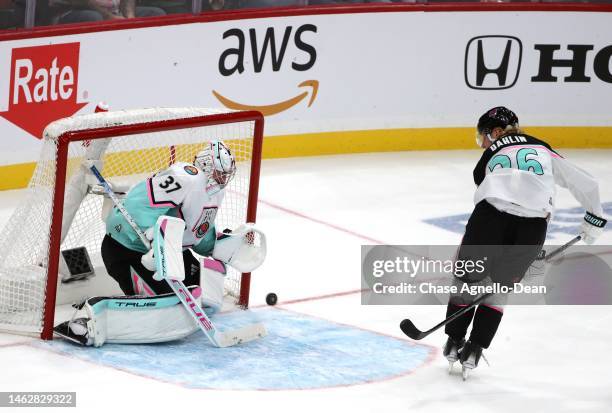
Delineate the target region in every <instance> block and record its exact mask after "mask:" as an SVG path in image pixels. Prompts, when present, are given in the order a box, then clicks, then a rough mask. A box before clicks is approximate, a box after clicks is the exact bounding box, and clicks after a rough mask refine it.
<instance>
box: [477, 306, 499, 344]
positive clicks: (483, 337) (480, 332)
mask: <svg viewBox="0 0 612 413" xmlns="http://www.w3.org/2000/svg"><path fill="white" fill-rule="evenodd" d="M503 315H504V313H503V312H502V311H500V310H497V309H495V308H492V307H489V306H486V305H479V306H478V309H477V310H476V315H475V316H474V325H473V326H472V332H471V333H470V341H472V342H474V343H476V344H478V345H480V346H481V347H483V348H489V345H491V341H492V340H493V337H495V333H496V332H497V327H499V323H500V322H501V319H502V316H503Z"/></svg>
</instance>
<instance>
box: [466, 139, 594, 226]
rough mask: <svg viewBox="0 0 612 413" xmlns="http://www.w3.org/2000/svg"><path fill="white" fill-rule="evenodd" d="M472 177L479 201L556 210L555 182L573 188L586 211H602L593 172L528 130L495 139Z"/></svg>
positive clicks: (517, 210)
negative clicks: (573, 162)
mask: <svg viewBox="0 0 612 413" xmlns="http://www.w3.org/2000/svg"><path fill="white" fill-rule="evenodd" d="M474 182H475V183H476V185H477V186H478V188H477V190H476V193H475V194H474V203H475V204H477V203H479V202H480V201H482V200H484V199H486V200H487V202H489V203H490V204H491V205H493V206H495V207H496V208H497V209H498V210H500V211H504V212H508V213H510V214H513V215H518V216H523V217H541V218H548V217H550V216H552V213H553V211H554V205H555V195H556V187H555V184H557V185H559V186H561V187H564V188H567V189H569V191H570V192H571V193H572V195H573V196H574V197H575V198H576V199H577V200H578V202H580V204H581V205H582V207H584V208H585V209H586V210H587V211H589V212H591V213H593V214H595V215H598V216H602V208H601V202H600V198H599V186H598V184H597V181H596V180H595V178H593V177H592V176H591V175H589V174H588V173H587V172H585V171H583V170H582V169H580V168H578V167H576V166H574V165H572V164H571V163H570V162H568V161H567V160H565V159H564V158H563V157H562V156H561V155H559V154H558V153H557V152H555V151H554V150H553V149H552V148H551V147H550V146H549V145H548V144H547V143H545V142H543V141H541V140H539V139H536V138H534V137H532V136H529V135H524V134H513V135H508V136H504V137H502V138H499V139H497V140H496V141H495V142H494V143H493V144H492V145H491V146H490V147H489V148H488V149H486V150H485V151H484V153H483V154H482V157H481V158H480V160H479V162H478V164H477V165H476V168H475V169H474Z"/></svg>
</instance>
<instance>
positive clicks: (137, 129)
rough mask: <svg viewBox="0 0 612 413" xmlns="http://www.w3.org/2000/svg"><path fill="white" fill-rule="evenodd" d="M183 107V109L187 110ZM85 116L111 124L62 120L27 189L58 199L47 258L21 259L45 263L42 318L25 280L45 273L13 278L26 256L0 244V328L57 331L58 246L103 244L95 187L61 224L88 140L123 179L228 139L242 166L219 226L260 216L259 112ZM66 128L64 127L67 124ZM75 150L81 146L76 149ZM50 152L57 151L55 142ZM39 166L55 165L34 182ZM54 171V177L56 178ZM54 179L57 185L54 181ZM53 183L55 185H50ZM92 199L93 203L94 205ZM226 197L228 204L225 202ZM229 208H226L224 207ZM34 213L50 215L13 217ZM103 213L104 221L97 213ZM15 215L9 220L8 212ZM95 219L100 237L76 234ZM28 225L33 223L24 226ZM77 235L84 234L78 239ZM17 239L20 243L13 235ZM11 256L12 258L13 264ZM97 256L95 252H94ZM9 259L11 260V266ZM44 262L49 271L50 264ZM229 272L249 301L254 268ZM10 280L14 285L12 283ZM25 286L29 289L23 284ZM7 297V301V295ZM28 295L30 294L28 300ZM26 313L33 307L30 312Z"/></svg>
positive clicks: (241, 301) (234, 289) (235, 289)
mask: <svg viewBox="0 0 612 413" xmlns="http://www.w3.org/2000/svg"><path fill="white" fill-rule="evenodd" d="M182 111H184V113H185V114H186V116H182V115H181V113H183V112H182ZM166 112H168V113H169V114H168V113H166ZM116 113H120V115H121V116H119V117H120V118H121V119H128V118H130V116H131V115H130V113H133V114H134V119H133V121H115V120H113V116H115V115H114V114H116ZM158 114H160V116H159V118H158V117H157V115H158ZM124 115H125V116H124ZM87 117H89V118H90V119H93V120H94V121H93V124H94V125H96V122H97V119H98V118H99V119H103V120H104V122H102V123H109V124H104V125H103V126H97V127H87V128H84V129H81V128H78V127H77V128H74V129H72V128H70V122H68V123H67V124H66V122H64V125H62V126H61V127H60V129H58V130H59V131H60V132H61V133H59V134H56V135H55V136H53V137H52V138H49V137H48V136H47V137H46V140H47V142H46V143H45V144H48V140H49V139H52V140H53V142H54V145H55V154H54V156H53V154H51V155H48V156H47V158H48V159H47V160H46V161H45V154H44V151H45V149H44V148H43V151H42V152H41V160H40V161H39V164H37V170H36V171H35V176H33V178H32V181H31V183H30V188H29V194H30V195H31V196H34V195H32V194H36V193H38V195H37V196H36V197H35V198H34V202H36V201H37V200H38V199H41V195H40V194H41V193H45V194H46V193H47V192H48V196H49V198H51V197H52V201H51V199H49V201H50V202H51V207H50V209H49V212H50V219H49V220H48V223H49V226H50V228H49V233H48V244H45V243H44V241H43V242H41V245H42V249H43V250H44V249H46V246H47V245H48V253H47V254H45V253H44V251H43V253H42V260H41V258H40V257H38V258H34V257H36V256H37V253H38V251H37V250H36V251H34V253H33V254H32V255H33V256H34V257H32V258H26V259H25V260H26V261H27V260H30V262H26V261H24V262H23V264H24V265H26V266H28V267H29V268H31V267H33V266H34V267H35V266H38V267H40V268H37V269H36V270H37V271H34V273H37V272H39V273H40V274H43V273H46V274H45V275H46V280H45V283H44V298H43V299H44V304H43V303H41V304H43V305H42V306H41V308H40V311H41V312H42V314H40V316H41V317H40V324H38V322H37V314H36V312H37V311H38V310H39V308H38V305H37V302H36V300H34V301H33V302H30V301H28V300H29V297H27V294H28V291H27V287H25V286H24V285H31V284H32V282H37V281H39V280H38V278H36V279H35V280H34V281H32V277H34V276H33V275H32V271H30V272H29V273H28V275H27V277H26V278H27V281H28V283H29V284H28V283H26V284H23V285H22V284H19V283H15V282H11V281H14V280H12V279H10V276H11V275H10V274H16V273H17V272H18V271H17V272H16V271H14V268H15V265H14V263H15V262H20V259H13V260H11V258H14V257H11V256H10V253H9V254H5V255H6V257H3V256H2V251H0V329H2V330H8V331H11V330H13V329H12V328H11V327H12V325H13V324H14V327H15V329H14V330H15V331H25V332H29V331H33V332H36V331H39V332H40V336H41V338H43V339H52V336H53V324H54V317H55V307H56V295H57V292H58V291H57V287H58V272H59V271H60V250H61V249H62V248H65V247H66V245H68V244H70V245H68V246H69V247H73V246H75V245H79V243H82V244H83V245H93V246H94V247H90V249H91V251H89V253H90V254H91V253H93V254H95V253H97V252H98V251H95V249H96V248H97V245H98V244H97V243H98V242H99V238H100V228H98V227H99V226H100V225H99V223H97V222H95V223H94V224H92V223H91V222H93V221H92V220H96V218H93V217H94V215H95V216H97V213H98V210H99V209H100V205H102V201H100V200H99V198H101V196H100V195H97V198H98V199H92V200H91V201H86V200H85V199H86V198H84V200H83V201H82V202H81V201H79V202H78V204H79V206H78V208H77V210H75V212H74V213H73V214H72V216H70V217H69V221H70V222H68V225H67V228H65V229H64V230H62V226H63V225H62V224H63V223H64V224H65V223H66V221H67V220H68V218H67V215H70V213H67V214H66V213H65V208H66V207H67V205H66V204H65V202H66V203H67V204H69V203H70V201H69V198H70V196H69V193H67V191H68V190H69V189H70V187H71V186H73V185H74V184H73V183H72V181H69V179H73V178H74V177H75V176H76V175H78V170H79V165H80V164H81V162H83V161H82V159H85V158H87V159H89V158H88V157H87V156H86V155H84V153H85V152H84V151H87V150H89V149H88V147H90V146H91V147H94V146H96V145H98V146H103V147H104V149H103V154H102V155H101V156H99V157H100V159H101V160H102V161H103V162H104V165H106V167H103V169H102V174H103V175H105V177H106V178H107V179H109V177H112V176H116V177H117V179H120V180H121V179H128V178H126V177H128V176H129V177H132V176H134V177H138V179H142V178H143V177H144V176H148V175H150V174H151V173H155V172H157V171H159V170H162V169H165V168H166V167H168V166H169V165H170V164H171V163H173V162H175V161H184V162H190V161H191V160H192V159H193V156H194V155H195V153H197V152H198V151H199V150H201V147H202V145H203V144H204V143H205V142H207V141H208V140H210V139H222V140H224V141H225V142H226V143H227V144H228V146H229V147H230V150H232V152H233V153H234V154H235V156H236V158H237V165H238V172H237V176H236V177H235V179H234V181H236V180H238V182H235V184H233V183H230V185H229V186H228V188H226V197H225V198H224V201H223V205H222V207H221V211H220V212H219V213H220V216H221V218H219V217H218V218H217V221H219V220H221V221H223V222H222V223H220V225H222V226H219V225H218V226H217V230H218V231H220V230H222V229H223V228H225V227H226V226H227V227H228V228H234V227H235V226H237V225H239V224H241V223H244V222H255V220H256V214H257V198H258V188H259V174H260V167H261V152H262V144H263V126H264V119H263V116H262V114H261V113H259V112H255V111H245V112H229V111H225V112H222V111H219V110H209V109H197V108H179V109H163V108H157V109H140V110H135V111H119V112H107V113H99V114H92V115H81V117H80V116H75V117H73V118H67V119H69V120H70V119H76V121H75V122H76V123H75V124H79V122H80V120H81V119H85V118H87ZM89 118H88V119H89ZM130 119H131V118H130ZM58 122H61V121H58ZM56 123H57V122H56ZM53 125H54V124H51V125H50V126H49V127H47V129H46V135H48V133H47V131H48V130H49V129H50V128H51V129H52V126H53ZM62 128H64V129H65V130H62ZM108 138H111V139H108ZM106 142H109V143H106ZM116 142H117V143H116ZM78 143H81V145H78V146H77V144H78ZM102 143H103V144H102ZM51 147H53V144H51ZM83 148H85V149H83ZM107 148H108V149H107ZM74 150H77V151H80V152H79V153H78V154H76V155H74ZM47 151H49V149H47ZM51 152H53V150H52V149H51ZM90 152H91V151H89V152H87V153H90ZM71 154H72V155H71ZM160 154H161V155H160ZM49 160H50V161H49ZM113 162H114V163H113ZM141 164H144V166H141ZM39 168H41V169H44V170H52V169H54V171H53V172H54V173H49V174H48V175H49V177H47V178H45V179H41V178H38V180H39V181H43V183H42V184H41V183H40V182H39V183H38V184H33V183H32V182H34V181H35V180H36V179H37V177H36V174H37V172H38V169H39ZM69 171H70V172H71V173H69ZM75 171H77V172H75ZM41 174H44V173H39V175H41ZM68 175H70V177H71V178H69V177H68ZM51 176H52V177H53V178H52V179H50V177H51ZM130 179H133V178H130ZM47 181H49V182H48V183H47ZM51 181H52V182H51ZM234 181H233V182H234ZM49 185H51V186H50V187H49ZM232 185H233V186H232ZM49 188H52V191H51V190H50V189H49ZM51 192H52V195H51ZM83 196H84V197H91V198H96V195H91V193H90V192H89V193H88V194H87V195H83ZM42 199H45V200H46V198H45V196H42ZM30 202H32V200H30ZM43 203H44V202H43ZM90 204H91V205H95V206H93V207H90V206H89V205H90ZM226 204H229V205H228V206H227V207H226ZM70 208H72V207H71V206H70V205H68V209H70ZM18 209H19V207H18ZM226 210H227V211H226ZM44 211H47V209H46V208H45V209H44ZM223 211H225V215H224V212H223ZM18 213H19V210H16V212H15V213H14V217H15V215H18ZM28 214H30V215H32V219H34V220H36V219H39V218H38V217H39V216H40V215H45V214H46V212H42V213H41V212H28V213H25V214H22V216H21V217H19V218H15V219H16V222H17V223H14V224H13V226H14V227H18V226H19V225H18V224H19V222H20V221H26V220H27V218H26V220H24V218H23V216H25V217H28ZM11 219H13V217H11ZM97 220H98V221H101V220H100V218H99V217H98V218H97ZM81 221H84V222H85V223H84V224H82V226H84V228H80V229H79V228H76V227H78V226H79V225H81ZM41 222H42V223H43V225H40V224H39V226H42V227H45V225H46V223H47V220H46V219H44V218H43V219H41ZM10 223H11V220H9V224H10ZM7 226H8V225H7ZM92 226H93V227H95V228H96V229H95V230H94V229H91V231H93V232H96V233H97V235H96V237H95V238H96V239H95V240H94V241H91V240H88V239H86V238H87V237H88V236H89V235H88V234H85V235H83V236H81V235H77V236H74V233H75V232H83V233H86V232H89V231H90V227H92ZM10 229H11V228H9V231H8V233H9V236H10V233H11V232H13V233H16V231H10ZM24 231H27V230H25V229H24ZM102 231H103V229H102ZM5 232H6V231H5ZM41 233H42V235H41V237H42V238H43V239H44V238H45V235H46V233H45V231H44V230H43V231H41ZM102 237H103V234H102ZM13 238H16V236H13ZM72 238H74V239H72ZM77 238H79V240H78V241H75V239H77ZM1 241H4V240H1ZM1 241H0V246H2V245H9V243H7V242H4V243H3V242H1ZM12 242H13V243H18V241H17V240H15V239H14V240H13V241H12ZM25 243H26V244H27V243H28V241H27V240H26V241H25ZM33 248H35V247H33ZM45 255H46V257H45ZM7 257H8V259H7ZM33 260H34V261H33ZM7 261H9V263H8V264H7ZM21 261H23V259H21ZM92 261H94V260H93V259H92ZM11 262H12V264H11ZM11 265H13V266H12V267H11V268H9V267H10V266H11ZM2 266H4V268H2ZM7 266H8V267H7ZM45 266H46V271H44V270H45V268H44V267H45ZM2 270H4V271H2ZM3 278H4V279H3ZM229 278H231V280H229V281H228V282H229V283H232V284H231V285H230V286H229V287H228V286H227V285H226V291H227V290H229V294H230V295H232V296H233V298H234V301H235V302H236V303H237V304H238V305H240V306H243V307H246V306H248V302H249V289H250V274H248V273H245V274H241V275H240V274H238V273H237V272H236V274H233V275H231V274H230V275H228V279H229ZM41 287H42V286H41ZM11 288H12V289H14V290H15V291H11ZM19 288H21V289H22V290H24V291H21V290H19V291H17V290H18V289H19ZM13 296H14V297H13ZM15 297H19V298H15ZM3 300H4V303H3V302H2V301H3ZM22 301H25V303H24V302H22ZM3 309H4V313H3ZM7 312H8V313H9V315H10V316H7V317H6V318H5V319H3V315H5V314H6V313H7ZM32 312H34V314H33V315H32V314H31V313H32ZM24 314H27V317H26V316H24ZM20 317H21V318H20ZM7 320H8V321H7ZM7 323H8V325H7ZM30 327H31V328H30Z"/></svg>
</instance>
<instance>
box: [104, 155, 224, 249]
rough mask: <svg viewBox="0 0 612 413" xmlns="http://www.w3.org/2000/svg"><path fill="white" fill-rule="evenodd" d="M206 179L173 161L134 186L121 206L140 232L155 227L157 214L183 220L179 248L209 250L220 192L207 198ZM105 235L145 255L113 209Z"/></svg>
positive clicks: (136, 237)
mask: <svg viewBox="0 0 612 413" xmlns="http://www.w3.org/2000/svg"><path fill="white" fill-rule="evenodd" d="M207 185H208V179H207V177H206V176H205V175H204V174H203V173H202V172H201V171H200V170H199V169H198V168H196V167H195V166H193V165H192V164H189V163H185V162H177V163H175V164H174V165H172V166H171V167H169V168H168V169H166V170H164V171H162V172H159V173H157V174H156V175H154V176H152V177H150V178H148V179H146V180H144V181H142V182H140V183H138V184H136V185H135V186H134V187H133V188H132V189H130V191H129V192H128V194H127V196H126V198H125V200H124V203H123V204H124V206H125V207H126V209H127V210H128V212H129V213H130V215H131V216H132V217H133V218H134V220H135V221H136V223H137V224H138V226H139V227H140V228H141V229H142V230H143V232H144V231H146V230H147V229H148V228H150V227H152V226H153V225H155V222H156V221H157V218H158V217H159V216H161V215H170V216H176V217H179V218H181V219H183V220H184V221H185V226H186V227H185V233H184V234H183V247H184V248H189V247H194V250H196V252H198V253H204V251H206V250H212V247H213V246H214V242H215V239H216V233H215V226H214V223H215V218H216V216H217V212H218V210H219V208H220V207H221V203H222V202H223V196H224V191H223V190H221V191H218V192H217V193H215V194H213V195H209V194H208V192H207V191H206V187H207ZM106 228H107V233H108V234H109V235H110V236H111V237H112V238H113V239H115V240H117V241H118V242H120V243H121V244H122V245H124V246H125V247H127V248H130V249H132V250H136V251H140V252H143V253H144V252H146V248H145V247H144V245H142V242H141V241H140V239H139V238H138V235H137V234H136V233H135V232H134V230H133V229H132V228H131V227H130V225H129V224H128V223H127V222H126V221H125V219H124V218H123V216H122V215H121V213H120V212H119V211H118V210H117V209H114V210H113V212H112V213H111V214H110V215H109V217H108V219H107V221H106Z"/></svg>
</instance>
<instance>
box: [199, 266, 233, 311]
mask: <svg viewBox="0 0 612 413" xmlns="http://www.w3.org/2000/svg"><path fill="white" fill-rule="evenodd" d="M226 274H227V270H226V268H225V264H224V263H223V262H221V261H219V260H216V259H214V258H202V259H201V260H200V284H201V286H202V305H203V306H205V307H208V308H209V309H210V311H212V312H213V313H216V312H217V311H219V310H221V307H222V306H223V291H224V290H223V286H224V283H225V275H226Z"/></svg>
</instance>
